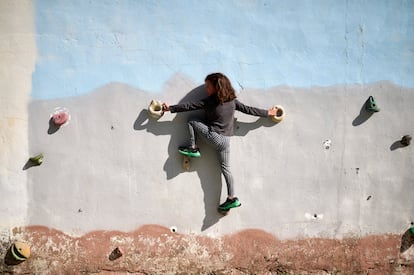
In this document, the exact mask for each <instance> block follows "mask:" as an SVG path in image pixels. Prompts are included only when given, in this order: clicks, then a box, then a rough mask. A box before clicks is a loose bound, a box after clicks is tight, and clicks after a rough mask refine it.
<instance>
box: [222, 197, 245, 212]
mask: <svg viewBox="0 0 414 275" xmlns="http://www.w3.org/2000/svg"><path fill="white" fill-rule="evenodd" d="M240 206H241V202H240V201H239V199H238V198H232V199H229V198H227V200H226V201H225V202H224V203H222V204H220V206H219V207H218V209H219V210H221V211H226V210H230V209H231V208H235V207H240Z"/></svg>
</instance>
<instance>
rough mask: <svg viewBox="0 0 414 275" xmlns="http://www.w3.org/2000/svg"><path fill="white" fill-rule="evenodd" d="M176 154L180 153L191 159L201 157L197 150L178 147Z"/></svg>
mask: <svg viewBox="0 0 414 275" xmlns="http://www.w3.org/2000/svg"><path fill="white" fill-rule="evenodd" d="M178 152H180V154H182V155H184V156H187V157H192V158H199V157H201V154H200V150H199V149H198V148H192V147H179V148H178Z"/></svg>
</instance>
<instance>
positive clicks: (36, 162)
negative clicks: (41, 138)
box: [30, 154, 43, 165]
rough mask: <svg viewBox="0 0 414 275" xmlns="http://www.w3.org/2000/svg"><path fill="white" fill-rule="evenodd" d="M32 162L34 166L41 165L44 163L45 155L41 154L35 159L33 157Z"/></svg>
mask: <svg viewBox="0 0 414 275" xmlns="http://www.w3.org/2000/svg"><path fill="white" fill-rule="evenodd" d="M30 161H31V162H32V163H33V164H34V165H40V164H42V163H43V154H39V155H37V156H35V157H31V158H30Z"/></svg>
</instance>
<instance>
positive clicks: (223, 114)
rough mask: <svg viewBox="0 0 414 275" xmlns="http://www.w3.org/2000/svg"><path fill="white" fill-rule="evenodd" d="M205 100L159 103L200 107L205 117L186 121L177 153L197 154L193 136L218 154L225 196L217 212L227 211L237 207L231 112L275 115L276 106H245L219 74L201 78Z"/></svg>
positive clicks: (174, 109) (175, 109) (177, 109)
mask: <svg viewBox="0 0 414 275" xmlns="http://www.w3.org/2000/svg"><path fill="white" fill-rule="evenodd" d="M205 89H206V92H207V95H208V96H207V97H206V98H205V99H202V100H199V101H194V102H186V103H182V104H177V105H169V104H167V103H165V102H164V103H163V104H162V106H163V110H164V111H166V112H168V111H170V112H171V113H178V112H186V111H193V110H198V109H204V111H205V120H203V121H200V120H190V121H189V122H188V128H189V133H190V144H189V145H188V146H185V147H179V148H178V150H179V152H180V153H181V154H183V155H185V156H189V157H200V156H201V154H200V150H199V148H198V147H197V145H196V136H195V134H197V135H198V136H201V137H202V138H204V139H205V140H206V141H207V143H208V144H210V145H211V146H212V147H213V148H214V149H215V151H216V152H217V153H218V156H219V161H220V167H221V172H222V173H223V175H224V178H225V181H226V185H227V194H228V197H227V199H226V201H225V202H224V203H222V204H220V206H219V207H218V210H219V211H229V210H230V209H231V208H234V207H239V206H241V203H240V201H239V199H238V198H237V197H236V196H235V194H234V184H233V176H232V174H231V172H230V136H232V135H233V128H234V125H233V124H234V112H235V110H237V111H241V112H243V113H245V114H248V115H253V116H259V117H269V116H275V115H276V113H277V108H274V107H272V108H270V109H269V110H264V109H259V108H255V107H250V106H246V105H244V104H243V103H241V102H240V101H239V100H237V99H236V93H235V91H234V88H233V87H232V85H231V82H230V80H229V79H228V78H227V76H225V75H224V74H222V73H212V74H209V75H207V77H206V78H205Z"/></svg>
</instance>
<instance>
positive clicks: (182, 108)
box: [170, 99, 206, 113]
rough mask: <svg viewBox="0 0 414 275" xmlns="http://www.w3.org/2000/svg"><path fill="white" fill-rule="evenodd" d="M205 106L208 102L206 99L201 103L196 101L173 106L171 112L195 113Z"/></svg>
mask: <svg viewBox="0 0 414 275" xmlns="http://www.w3.org/2000/svg"><path fill="white" fill-rule="evenodd" d="M205 105H206V101H205V100H204V99H203V100H200V101H195V102H185V103H180V104H177V105H171V106H170V112H171V113H180V112H187V111H194V110H199V109H203V108H204V106H205Z"/></svg>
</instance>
